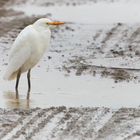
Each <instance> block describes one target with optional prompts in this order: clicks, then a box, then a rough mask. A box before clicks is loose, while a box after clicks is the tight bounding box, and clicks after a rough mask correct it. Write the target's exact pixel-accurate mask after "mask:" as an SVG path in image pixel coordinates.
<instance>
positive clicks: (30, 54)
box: [4, 18, 64, 91]
mask: <svg viewBox="0 0 140 140" xmlns="http://www.w3.org/2000/svg"><path fill="white" fill-rule="evenodd" d="M60 24H64V23H63V22H52V21H51V20H49V19H47V18H41V19H39V20H37V21H36V22H35V23H34V24H31V25H29V26H27V27H25V28H24V29H23V30H22V31H21V32H20V33H19V35H18V37H17V38H16V39H15V42H14V43H13V46H12V49H11V53H10V55H9V63H8V68H7V71H6V73H5V75H4V79H5V80H13V79H14V78H16V77H17V82H16V91H18V82H19V78H20V75H21V73H23V72H26V71H28V74H27V78H28V87H29V89H28V91H30V70H31V68H32V67H34V66H35V65H36V64H37V63H38V61H39V60H40V59H41V57H42V56H43V54H44V52H45V51H46V49H47V48H49V46H50V37H51V30H50V29H53V28H54V25H55V26H56V25H60Z"/></svg>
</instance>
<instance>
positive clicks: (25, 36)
mask: <svg viewBox="0 0 140 140" xmlns="http://www.w3.org/2000/svg"><path fill="white" fill-rule="evenodd" d="M26 30H27V29H24V30H23V31H22V32H21V33H20V34H19V35H18V37H17V38H16V40H15V42H14V44H13V47H12V50H11V53H10V56H9V64H8V68H7V71H6V73H5V75H4V79H5V80H8V79H10V76H11V75H12V74H13V73H14V72H16V71H17V70H18V69H19V68H20V67H21V66H22V65H23V64H24V63H25V61H27V60H28V59H29V57H30V54H31V46H30V45H31V43H30V39H31V36H32V32H31V31H30V29H29V30H28V31H26Z"/></svg>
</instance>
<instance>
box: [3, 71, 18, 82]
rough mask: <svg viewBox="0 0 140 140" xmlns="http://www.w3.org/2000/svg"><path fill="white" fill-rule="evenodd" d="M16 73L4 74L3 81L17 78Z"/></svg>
mask: <svg viewBox="0 0 140 140" xmlns="http://www.w3.org/2000/svg"><path fill="white" fill-rule="evenodd" d="M17 74H18V71H16V72H13V73H8V71H7V72H6V73H5V74H4V76H3V79H4V80H14V79H15V78H16V77H17Z"/></svg>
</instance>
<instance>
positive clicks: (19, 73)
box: [15, 70, 21, 99]
mask: <svg viewBox="0 0 140 140" xmlns="http://www.w3.org/2000/svg"><path fill="white" fill-rule="evenodd" d="M20 75H21V71H20V70H19V71H18V74H17V80H16V86H15V90H16V99H18V97H19V95H18V83H19V79H20Z"/></svg>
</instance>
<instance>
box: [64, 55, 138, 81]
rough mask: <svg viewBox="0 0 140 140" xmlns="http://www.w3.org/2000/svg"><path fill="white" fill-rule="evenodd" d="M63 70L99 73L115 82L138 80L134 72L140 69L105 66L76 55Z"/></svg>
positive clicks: (78, 72)
mask: <svg viewBox="0 0 140 140" xmlns="http://www.w3.org/2000/svg"><path fill="white" fill-rule="evenodd" d="M63 70H64V71H66V72H67V73H68V74H70V73H71V72H73V71H74V72H75V75H77V76H81V75H85V74H90V75H92V76H96V74H99V75H100V76H102V77H104V78H112V79H114V81H115V82H121V81H127V82H129V81H130V80H136V79H138V76H136V75H135V74H134V72H139V71H140V69H131V68H130V69H129V68H128V69H127V68H119V67H105V66H96V65H91V64H88V63H87V62H86V59H84V58H82V57H79V58H78V57H76V59H72V60H69V63H68V64H65V65H64V66H63Z"/></svg>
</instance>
